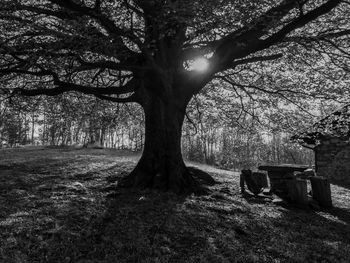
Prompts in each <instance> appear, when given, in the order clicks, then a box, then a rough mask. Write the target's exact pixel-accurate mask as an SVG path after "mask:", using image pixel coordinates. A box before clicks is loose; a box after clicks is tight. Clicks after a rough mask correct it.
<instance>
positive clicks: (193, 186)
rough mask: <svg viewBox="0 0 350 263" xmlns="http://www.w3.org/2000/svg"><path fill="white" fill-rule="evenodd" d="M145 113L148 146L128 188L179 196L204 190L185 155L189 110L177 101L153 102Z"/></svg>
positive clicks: (157, 100) (131, 177)
mask: <svg viewBox="0 0 350 263" xmlns="http://www.w3.org/2000/svg"><path fill="white" fill-rule="evenodd" d="M143 107H144V111H145V119H146V127H145V145H144V149H143V154H142V157H141V159H140V161H139V163H138V164H137V166H136V167H135V169H134V170H133V171H132V172H131V174H130V175H129V176H128V177H127V178H126V180H125V181H124V183H126V184H127V185H128V186H134V187H145V188H146V187H147V188H156V189H163V190H171V191H174V192H176V193H186V192H196V191H199V190H201V187H199V185H198V183H197V182H196V181H195V180H194V178H193V177H192V175H193V170H191V169H189V168H187V167H186V166H185V163H184V161H183V158H182V154H181V132H182V131H181V130H182V124H183V121H184V116H185V107H179V106H178V105H176V103H174V102H173V101H164V100H162V99H160V98H159V97H156V98H152V99H151V101H150V102H148V103H147V105H143Z"/></svg>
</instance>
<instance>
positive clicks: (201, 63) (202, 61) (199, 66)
mask: <svg viewBox="0 0 350 263" xmlns="http://www.w3.org/2000/svg"><path fill="white" fill-rule="evenodd" d="M208 67H209V61H208V59H206V58H204V57H199V58H196V59H194V60H193V61H191V62H190V63H189V65H188V69H189V70H194V71H199V72H204V71H206V70H207V69H208Z"/></svg>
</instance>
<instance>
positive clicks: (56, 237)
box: [0, 147, 350, 263]
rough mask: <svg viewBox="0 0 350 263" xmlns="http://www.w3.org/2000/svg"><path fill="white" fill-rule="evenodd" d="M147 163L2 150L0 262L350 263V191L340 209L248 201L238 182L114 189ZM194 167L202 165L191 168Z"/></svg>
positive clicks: (223, 179)
mask: <svg viewBox="0 0 350 263" xmlns="http://www.w3.org/2000/svg"><path fill="white" fill-rule="evenodd" d="M137 159H138V156H137V155H135V154H132V153H129V152H122V151H115V150H97V149H70V148H60V149H53V148H52V149H50V148H38V147H36V148H25V149H5V150H0V262H9V263H11V262H350V225H349V224H350V190H349V189H347V188H342V187H339V186H332V194H333V203H334V206H335V207H334V208H333V209H331V210H327V211H313V210H302V209H299V208H296V207H290V206H286V205H282V204H281V203H276V202H274V201H272V200H271V199H268V198H264V197H259V198H255V197H249V196H248V197H247V196H246V197H242V196H241V194H240V193H239V187H238V175H237V174H236V173H233V172H229V171H223V170H217V169H215V168H213V167H208V166H204V165H198V166H200V168H201V169H204V170H206V171H208V172H210V173H211V174H212V175H213V176H214V177H215V179H216V180H218V181H219V182H220V183H219V184H217V185H215V186H213V187H211V189H212V193H211V194H210V195H207V196H193V195H192V196H187V197H185V196H176V195H174V194H172V193H159V192H154V191H149V190H144V191H140V190H139V191H136V190H128V191H127V190H118V191H117V192H115V191H114V192H113V191H112V190H111V188H113V187H110V186H111V185H112V186H113V184H114V183H115V182H116V180H117V179H118V178H119V177H120V176H122V175H123V174H124V173H125V172H128V171H130V170H131V169H132V167H133V166H134V165H135V162H136V161H137ZM192 165H193V164H192Z"/></svg>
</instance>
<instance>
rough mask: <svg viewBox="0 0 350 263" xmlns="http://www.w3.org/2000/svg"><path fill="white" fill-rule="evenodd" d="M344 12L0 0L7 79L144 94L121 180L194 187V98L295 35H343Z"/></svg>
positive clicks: (123, 98)
mask: <svg viewBox="0 0 350 263" xmlns="http://www.w3.org/2000/svg"><path fill="white" fill-rule="evenodd" d="M348 21H350V15H349V2H347V1H345V0H344V1H342V0H264V1H250V0H216V1H214V0H191V1H189V0H32V1H29V0H2V1H1V3H0V30H1V32H2V33H1V38H0V53H1V57H0V72H1V81H2V84H3V86H2V87H1V89H2V92H3V93H4V94H8V95H9V96H13V95H23V96H37V95H48V96H54V95H57V94H61V93H64V92H82V93H85V94H91V95H94V96H96V97H98V98H100V99H105V100H110V101H114V102H117V103H130V102H137V103H139V104H140V105H141V106H142V108H143V109H144V113H145V121H146V130H145V136H146V139H145V146H144V150H143V154H142V157H141V159H140V161H139V163H138V164H137V166H136V167H135V169H134V170H133V172H132V173H131V174H130V175H129V176H128V178H127V180H126V181H125V182H127V183H128V184H129V185H133V186H141V187H156V188H166V189H171V190H174V191H176V192H182V191H187V190H191V189H194V187H196V183H195V180H194V179H193V177H192V175H191V173H190V172H189V170H188V169H187V168H186V166H185V164H184V161H183V159H182V155H181V147H180V142H181V128H182V124H183V121H184V117H185V113H186V106H187V105H188V103H189V102H190V100H191V98H192V97H193V96H194V95H195V94H197V93H198V92H200V91H201V90H202V89H203V87H205V86H206V85H207V84H208V83H212V82H211V81H212V80H213V79H214V78H221V79H224V80H228V79H227V76H230V74H229V73H230V71H231V70H234V69H235V68H237V67H239V66H241V65H246V64H251V63H256V62H259V61H269V60H274V59H279V58H280V57H281V56H283V54H284V53H285V52H287V51H288V46H290V45H292V44H293V43H295V42H298V41H299V42H302V43H307V45H310V43H311V44H312V43H313V42H317V43H318V42H319V41H331V42H330V43H334V42H332V41H336V40H339V41H344V38H346V37H347V35H348V34H349V33H350V30H349V24H348ZM198 58H200V59H198ZM198 64H199V65H198ZM223 73H228V75H226V76H224V75H223ZM229 81H230V80H229ZM242 88H244V86H242ZM257 88H259V87H257ZM260 88H263V87H260Z"/></svg>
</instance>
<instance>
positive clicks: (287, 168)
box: [258, 164, 309, 173]
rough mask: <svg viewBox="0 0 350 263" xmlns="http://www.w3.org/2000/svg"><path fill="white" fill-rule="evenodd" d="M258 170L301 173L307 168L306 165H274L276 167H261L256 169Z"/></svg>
mask: <svg viewBox="0 0 350 263" xmlns="http://www.w3.org/2000/svg"><path fill="white" fill-rule="evenodd" d="M258 168H259V170H263V171H267V172H283V173H290V172H303V171H305V170H306V169H308V168H309V166H307V165H301V164H276V165H261V166H259V167H258Z"/></svg>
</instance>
